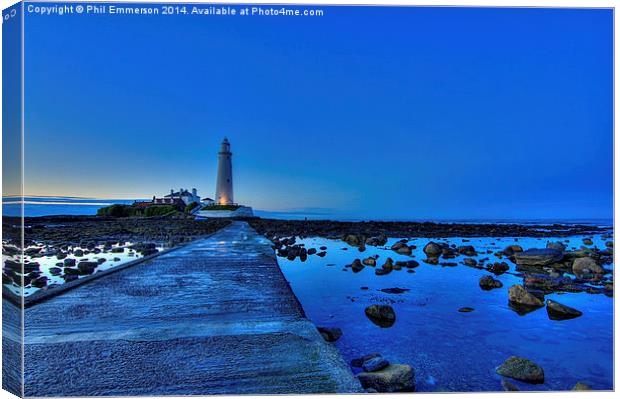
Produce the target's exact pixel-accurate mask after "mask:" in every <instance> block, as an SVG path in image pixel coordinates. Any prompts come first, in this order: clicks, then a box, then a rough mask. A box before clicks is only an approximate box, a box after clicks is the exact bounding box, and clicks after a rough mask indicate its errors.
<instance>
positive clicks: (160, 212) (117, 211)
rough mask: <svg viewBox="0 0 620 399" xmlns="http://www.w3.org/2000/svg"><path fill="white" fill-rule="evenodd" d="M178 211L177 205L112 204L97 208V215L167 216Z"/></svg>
mask: <svg viewBox="0 0 620 399" xmlns="http://www.w3.org/2000/svg"><path fill="white" fill-rule="evenodd" d="M177 213H179V210H178V209H177V207H175V206H172V205H151V206H149V207H147V208H138V207H135V206H131V205H121V204H114V205H110V206H106V207H103V208H99V209H98V210H97V216H109V217H114V218H127V217H147V218H148V217H153V216H168V215H174V214H177Z"/></svg>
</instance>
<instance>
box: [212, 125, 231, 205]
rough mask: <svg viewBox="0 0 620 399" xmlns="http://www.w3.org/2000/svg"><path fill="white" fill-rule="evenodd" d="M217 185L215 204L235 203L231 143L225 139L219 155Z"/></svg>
mask: <svg viewBox="0 0 620 399" xmlns="http://www.w3.org/2000/svg"><path fill="white" fill-rule="evenodd" d="M217 155H218V161H217V185H216V186H215V202H216V203H217V204H219V205H231V204H233V203H234V201H233V182H232V152H230V143H229V142H228V139H227V138H226V137H224V141H222V145H221V146H220V152H218V153H217Z"/></svg>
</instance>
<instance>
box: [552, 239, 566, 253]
mask: <svg viewBox="0 0 620 399" xmlns="http://www.w3.org/2000/svg"><path fill="white" fill-rule="evenodd" d="M547 248H549V249H555V250H558V251H565V250H566V245H564V244H563V243H561V242H559V241H556V242H548V243H547Z"/></svg>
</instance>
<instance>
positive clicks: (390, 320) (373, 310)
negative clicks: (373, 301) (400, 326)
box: [364, 305, 396, 328]
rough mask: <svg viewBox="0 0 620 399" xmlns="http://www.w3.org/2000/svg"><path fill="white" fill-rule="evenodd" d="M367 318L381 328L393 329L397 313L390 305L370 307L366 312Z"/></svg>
mask: <svg viewBox="0 0 620 399" xmlns="http://www.w3.org/2000/svg"><path fill="white" fill-rule="evenodd" d="M364 313H365V314H366V317H368V318H369V319H370V321H372V322H373V323H374V324H376V325H377V326H379V327H382V328H386V327H392V326H393V325H394V323H395V322H396V313H395V312H394V309H393V308H392V307H391V306H390V305H370V306H368V307H367V308H366V309H365V310H364Z"/></svg>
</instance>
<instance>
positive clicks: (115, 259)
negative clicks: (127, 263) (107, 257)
mask: <svg viewBox="0 0 620 399" xmlns="http://www.w3.org/2000/svg"><path fill="white" fill-rule="evenodd" d="M112 260H113V261H114V262H120V261H121V258H114V259H112Z"/></svg>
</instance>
